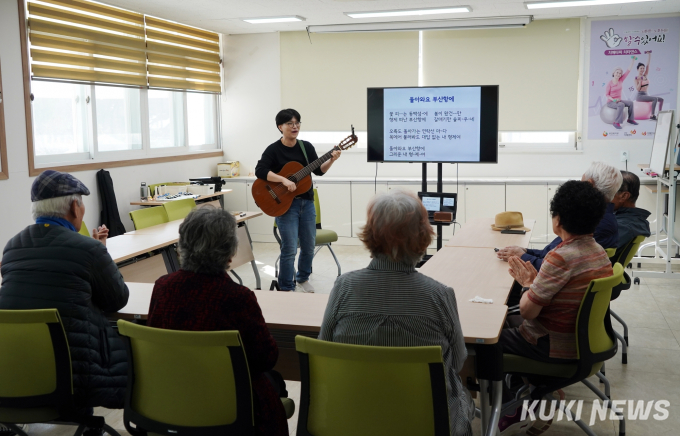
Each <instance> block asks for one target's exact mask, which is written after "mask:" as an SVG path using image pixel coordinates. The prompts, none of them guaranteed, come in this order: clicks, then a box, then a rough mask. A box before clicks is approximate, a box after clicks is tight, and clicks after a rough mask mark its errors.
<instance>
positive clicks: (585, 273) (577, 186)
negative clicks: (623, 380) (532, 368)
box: [499, 181, 613, 434]
mask: <svg viewBox="0 0 680 436" xmlns="http://www.w3.org/2000/svg"><path fill="white" fill-rule="evenodd" d="M607 203H608V202H607V201H605V198H604V196H603V195H602V192H601V191H599V190H598V189H597V188H595V187H594V186H593V185H592V184H590V183H588V182H577V181H570V182H567V183H565V184H564V185H562V186H560V187H559V188H558V189H557V192H556V193H555V196H554V197H553V199H552V201H551V202H550V212H551V214H552V225H553V231H554V232H555V234H556V235H557V236H558V237H559V238H561V241H562V242H560V244H559V245H557V246H556V247H555V249H554V250H552V251H550V252H548V254H547V255H546V256H545V259H544V261H543V263H542V265H541V269H540V270H539V271H538V273H537V272H536V270H535V269H534V267H533V265H532V264H531V262H528V261H522V260H521V259H520V258H519V257H517V256H512V257H510V259H509V260H508V263H509V265H510V275H512V277H514V278H515V280H516V281H517V282H518V283H519V284H520V285H521V286H522V287H523V288H522V290H523V294H522V297H521V300H520V303H519V308H520V316H515V317H508V324H509V326H510V327H509V328H506V329H504V330H503V331H502V332H501V337H500V340H499V343H500V344H501V346H502V347H503V352H504V353H508V354H516V355H518V356H524V357H528V358H530V359H533V360H538V361H541V362H548V363H569V362H572V361H573V360H574V359H576V358H577V353H576V333H575V332H576V318H577V316H578V310H579V307H580V305H581V301H582V300H583V296H584V294H585V291H586V290H587V288H588V285H589V284H590V282H591V280H594V279H599V278H603V277H609V276H611V275H612V273H613V271H612V266H611V262H610V261H609V258H608V257H607V253H606V252H605V251H604V249H603V248H602V246H600V244H598V243H597V242H596V241H595V239H594V238H593V231H595V228H596V227H597V225H598V223H599V222H600V220H602V216H603V215H604V214H605V209H606V208H607ZM517 325H519V326H517ZM519 415H520V413H517V414H516V415H515V416H513V417H505V418H503V419H501V422H500V423H499V426H500V429H501V431H502V433H501V434H505V433H503V431H511V430H512V431H515V430H521V428H520V427H522V428H523V427H527V426H528V425H529V424H528V423H523V422H521V421H520V416H519ZM541 425H543V424H541ZM543 431H545V429H543ZM533 434H540V433H538V432H534V433H533Z"/></svg>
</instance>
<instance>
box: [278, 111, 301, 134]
mask: <svg viewBox="0 0 680 436" xmlns="http://www.w3.org/2000/svg"><path fill="white" fill-rule="evenodd" d="M293 118H295V119H296V120H298V121H300V112H298V111H296V110H295V109H290V108H288V109H283V110H280V111H279V113H278V114H276V128H277V129H278V128H279V126H280V125H281V124H285V123H287V122H288V121H290V120H292V119H293Z"/></svg>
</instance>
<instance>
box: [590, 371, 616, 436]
mask: <svg viewBox="0 0 680 436" xmlns="http://www.w3.org/2000/svg"><path fill="white" fill-rule="evenodd" d="M582 381H583V384H584V385H586V386H588V388H590V390H591V391H593V392H594V393H595V395H597V396H598V397H600V399H601V400H602V401H604V402H605V404H606V405H607V408H608V409H609V410H613V409H612V402H611V401H610V400H609V398H607V397H606V396H605V395H604V394H603V393H602V391H600V390H599V389H597V388H596V387H595V385H593V384H592V383H591V382H590V381H588V380H582ZM615 413H616V415H618V416H619V417H620V418H621V419H620V420H619V436H623V435H625V434H626V418H625V417H624V416H623V412H621V411H620V410H619V411H616V412H615Z"/></svg>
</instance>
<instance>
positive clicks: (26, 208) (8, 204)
mask: <svg viewBox="0 0 680 436" xmlns="http://www.w3.org/2000/svg"><path fill="white" fill-rule="evenodd" d="M0 61H2V85H3V86H2V88H3V90H4V94H5V95H4V98H5V127H6V136H7V155H8V164H9V179H8V180H0V204H1V206H0V207H1V208H2V209H0V248H2V247H4V246H5V244H6V243H7V241H8V240H9V239H10V238H11V237H13V236H14V235H15V234H16V233H18V232H19V231H20V230H22V229H23V228H24V227H26V226H27V225H29V224H31V223H33V220H32V218H31V196H30V192H31V183H33V180H34V177H29V175H28V154H27V149H26V119H25V117H24V97H23V92H24V90H23V76H22V67H21V46H20V39H19V19H18V9H17V2H16V1H0ZM223 160H224V159H223V158H221V157H215V158H208V159H196V160H187V161H184V162H170V163H162V164H155V165H144V166H132V167H123V168H112V169H110V170H109V172H110V173H111V178H112V179H113V183H114V189H115V192H116V199H117V201H118V209H119V211H120V215H121V221H122V222H123V224H124V225H125V227H126V228H127V229H128V230H133V225H132V221H131V220H130V217H129V215H128V212H129V211H130V210H133V209H136V208H137V207H136V206H130V205H129V203H130V201H133V200H137V199H138V198H139V186H140V183H141V182H147V183H157V182H169V181H174V180H178V181H186V180H187V179H188V178H189V177H202V176H208V175H217V163H218V162H222V161H223ZM73 174H74V176H76V177H78V178H79V179H80V180H81V181H82V182H83V183H85V185H86V186H87V187H88V188H89V189H90V191H91V193H92V194H91V195H90V196H89V197H85V208H86V212H85V224H87V226H88V228H90V229H91V228H92V227H94V226H95V225H98V224H99V213H100V206H99V195H98V193H97V183H96V178H95V174H96V171H81V172H75V173H73Z"/></svg>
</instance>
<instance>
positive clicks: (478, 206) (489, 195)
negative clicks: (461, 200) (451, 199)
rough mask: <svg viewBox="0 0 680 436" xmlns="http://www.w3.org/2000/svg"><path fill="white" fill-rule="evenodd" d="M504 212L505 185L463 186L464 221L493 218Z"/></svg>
mask: <svg viewBox="0 0 680 436" xmlns="http://www.w3.org/2000/svg"><path fill="white" fill-rule="evenodd" d="M504 211H505V184H503V185H469V184H466V185H465V220H466V221H470V220H471V219H475V218H493V217H494V216H496V214H497V213H500V212H504Z"/></svg>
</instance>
